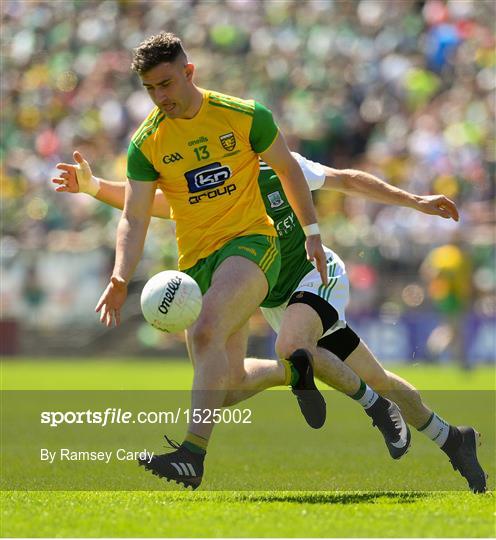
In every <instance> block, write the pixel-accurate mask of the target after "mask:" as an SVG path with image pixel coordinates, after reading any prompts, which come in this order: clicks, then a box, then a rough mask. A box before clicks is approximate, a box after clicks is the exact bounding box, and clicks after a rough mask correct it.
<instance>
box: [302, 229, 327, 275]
mask: <svg viewBox="0 0 496 540" xmlns="http://www.w3.org/2000/svg"><path fill="white" fill-rule="evenodd" d="M305 247H306V250H307V259H308V260H309V261H311V262H314V263H315V266H316V268H317V270H318V271H319V274H320V277H321V279H322V283H323V284H324V285H327V284H328V282H329V278H328V276H327V258H326V255H325V252H324V248H323V247H322V241H321V238H320V234H314V235H312V236H307V239H306V242H305Z"/></svg>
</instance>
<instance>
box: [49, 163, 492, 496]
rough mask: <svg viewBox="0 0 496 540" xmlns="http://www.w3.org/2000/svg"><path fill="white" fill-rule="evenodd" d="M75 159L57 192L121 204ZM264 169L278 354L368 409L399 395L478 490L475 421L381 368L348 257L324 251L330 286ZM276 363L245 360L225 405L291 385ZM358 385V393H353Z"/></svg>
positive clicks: (378, 192)
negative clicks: (359, 320) (356, 321)
mask: <svg viewBox="0 0 496 540" xmlns="http://www.w3.org/2000/svg"><path fill="white" fill-rule="evenodd" d="M293 155H294V157H295V158H296V159H297V161H298V163H299V164H300V167H301V168H302V170H303V172H304V174H305V177H306V179H307V182H308V183H309V186H310V188H311V189H312V190H316V189H333V190H338V191H341V192H343V193H347V194H351V195H359V196H364V197H366V198H369V199H373V200H375V201H379V202H383V203H386V204H396V205H401V206H407V207H410V208H413V209H416V210H418V211H421V212H424V213H426V214H431V215H436V216H440V217H444V218H447V219H450V218H451V219H455V220H458V212H457V209H456V206H455V204H454V203H453V202H452V201H450V200H449V199H447V198H446V197H444V196H442V195H431V196H418V195H413V194H411V193H408V192H406V191H404V190H401V189H398V188H396V187H393V186H391V185H389V184H387V183H385V182H383V181H382V180H380V179H378V178H376V177H375V176H373V175H370V174H367V173H365V172H362V171H357V170H352V169H348V170H336V169H332V168H330V167H325V166H322V165H320V164H318V163H314V162H311V161H309V160H307V159H305V158H303V157H302V156H300V155H299V154H296V153H293ZM74 158H75V161H76V163H77V165H75V166H74V165H67V164H64V167H62V169H63V171H64V172H63V173H62V174H61V176H60V177H58V178H54V179H53V181H54V182H55V183H57V184H59V187H58V188H57V191H61V192H63V191H68V192H77V191H82V192H86V193H88V194H90V195H92V196H94V197H95V198H97V199H99V200H101V201H102V202H105V203H107V204H111V205H113V206H115V207H117V208H122V205H123V202H124V194H123V187H122V184H121V183H117V182H109V181H107V180H102V179H97V178H95V177H94V176H92V174H91V170H90V168H89V165H88V164H87V162H85V161H84V160H83V159H82V157H81V156H80V154H78V153H75V156H74ZM260 169H261V170H260V176H259V185H260V189H261V193H262V197H263V200H264V203H265V205H266V209H267V213H268V214H269V216H270V217H271V218H272V219H273V220H274V223H275V227H276V230H277V232H278V234H279V239H280V245H281V255H282V265H281V272H280V275H279V279H278V282H277V285H276V286H275V287H274V288H273V290H272V292H271V295H270V296H269V297H268V298H266V299H265V301H264V303H263V305H262V312H263V314H264V316H265V318H266V320H267V321H268V322H269V324H270V325H271V326H272V327H273V328H274V330H275V331H276V332H277V333H278V338H277V342H276V350H277V353H278V356H279V357H280V358H285V355H286V354H287V351H289V350H291V351H294V350H296V349H301V354H305V351H307V350H308V351H310V352H311V353H312V355H313V361H314V369H315V375H316V376H317V377H318V378H319V379H320V380H322V381H324V382H326V383H327V384H330V385H331V386H333V387H335V388H337V389H339V390H341V391H343V392H344V393H347V394H348V395H351V397H354V398H355V399H356V400H358V401H359V402H360V403H361V404H362V405H363V406H364V407H365V408H366V410H367V409H370V408H371V407H375V408H377V407H379V406H380V405H383V406H385V405H386V404H389V403H390V402H388V400H384V403H381V400H383V398H382V397H381V396H379V395H378V394H377V393H379V394H381V395H384V396H386V397H388V398H390V399H391V400H392V401H395V402H396V403H397V404H398V405H399V406H400V408H401V412H402V414H403V416H404V417H405V419H406V420H407V422H408V423H410V424H411V425H412V426H414V427H415V428H416V429H418V430H419V431H420V432H422V433H424V434H425V435H426V436H427V437H429V438H430V439H432V440H433V441H434V442H436V444H437V445H438V446H439V447H440V448H441V449H442V450H443V451H444V452H445V453H446V454H447V455H448V457H449V458H450V461H451V463H452V464H453V467H454V468H455V470H456V469H458V470H459V471H460V473H461V474H462V476H463V477H464V478H466V480H467V481H468V483H469V486H470V488H471V489H472V490H473V491H475V492H482V491H485V486H486V475H485V473H484V471H483V470H482V468H481V466H480V464H479V462H478V460H477V454H476V442H477V437H478V434H477V433H476V431H475V430H474V429H473V428H471V427H464V426H461V427H455V426H453V425H450V424H448V423H447V422H446V421H444V420H443V419H442V418H440V417H439V416H438V415H436V414H435V413H434V412H433V411H431V410H430V409H429V408H428V407H427V406H426V405H425V404H424V403H423V402H422V399H421V397H420V394H419V392H418V391H417V390H416V389H415V388H414V387H413V386H412V385H410V384H409V383H408V382H407V381H405V380H404V379H402V378H400V377H398V376H397V375H395V374H394V373H391V372H389V371H386V370H385V369H384V368H383V367H382V366H381V364H380V363H379V362H378V361H377V359H376V358H375V357H374V355H373V354H372V353H371V351H370V350H369V349H368V348H367V346H366V344H365V343H364V342H363V341H362V340H360V338H359V337H358V336H357V334H356V333H355V332H354V331H353V330H352V329H351V328H350V327H349V325H348V324H347V322H346V316H345V307H346V305H347V302H348V298H349V282H348V277H347V274H346V269H345V266H344V263H343V262H342V260H341V259H340V258H339V257H338V256H337V254H336V253H334V252H333V251H332V250H330V249H328V248H327V249H326V254H327V257H328V269H329V284H328V285H327V286H325V285H324V284H323V283H322V281H321V279H320V276H319V274H318V272H317V271H316V269H315V268H314V266H313V265H312V264H311V263H310V262H309V261H308V260H307V258H306V254H305V249H304V238H305V235H304V233H303V230H302V228H301V226H300V224H299V223H298V220H297V219H296V217H295V215H294V213H293V211H292V209H291V207H290V206H289V204H288V202H287V199H286V197H285V194H284V191H283V189H282V185H281V184H280V181H279V179H278V178H277V176H276V175H275V174H274V171H273V170H272V169H270V167H268V166H267V165H266V164H264V163H261V168H260ZM76 176H77V178H76ZM78 181H79V186H78ZM153 215H155V216H157V217H163V218H168V217H169V209H168V205H167V202H166V201H165V198H164V197H163V196H162V195H161V193H159V192H157V194H156V197H155V202H154V206H153ZM246 336H247V333H246ZM245 351H246V342H245V343H240V344H239V351H238V354H245ZM329 352H331V353H333V355H335V356H337V357H338V358H339V359H340V360H341V361H342V363H343V364H344V365H347V366H349V367H351V368H352V370H353V371H354V374H356V375H357V376H356V377H354V376H353V375H354V374H352V375H351V376H350V375H349V371H350V370H343V369H340V364H341V362H334V361H332V356H333V355H329ZM274 367H275V362H274V361H273V360H260V359H251V358H247V359H245V361H244V372H243V373H232V374H231V378H232V384H231V388H236V390H232V391H230V392H229V393H228V396H227V398H226V402H225V405H232V404H234V403H237V402H239V401H241V400H243V399H246V398H247V397H249V396H250V395H253V394H255V393H257V392H260V391H261V390H263V389H265V388H268V387H270V386H275V385H280V384H284V383H287V381H288V377H287V374H285V373H284V368H283V367H279V369H274ZM271 374H272V376H271ZM370 387H371V388H370ZM353 388H354V389H355V390H356V392H353V391H350V389H353ZM372 389H373V390H372ZM374 390H375V391H376V392H377V393H376V392H374ZM353 394H354V395H353ZM379 427H381V426H379ZM386 442H387V439H386ZM388 449H389V451H390V453H391V455H392V456H393V457H399V456H400V455H402V453H404V448H397V447H395V446H394V445H391V444H388Z"/></svg>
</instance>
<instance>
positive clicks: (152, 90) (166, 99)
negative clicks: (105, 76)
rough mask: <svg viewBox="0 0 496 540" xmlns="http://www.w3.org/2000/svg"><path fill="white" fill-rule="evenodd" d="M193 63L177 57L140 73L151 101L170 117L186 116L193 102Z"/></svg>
mask: <svg viewBox="0 0 496 540" xmlns="http://www.w3.org/2000/svg"><path fill="white" fill-rule="evenodd" d="M193 71H194V66H193V64H186V63H185V62H184V60H182V59H181V58H178V59H177V60H176V61H175V62H163V63H162V64H159V65H158V66H155V67H154V68H152V69H150V70H149V71H147V72H146V73H144V74H142V75H141V76H140V77H141V82H142V83H143V86H144V87H145V88H146V90H147V92H148V95H149V96H150V98H151V99H152V101H153V103H155V105H156V106H157V107H159V109H160V110H161V111H162V112H164V113H165V114H166V115H167V116H169V117H170V118H187V117H188V116H189V112H190V111H189V109H190V108H191V106H192V102H193V90H194V86H193V80H192V79H193Z"/></svg>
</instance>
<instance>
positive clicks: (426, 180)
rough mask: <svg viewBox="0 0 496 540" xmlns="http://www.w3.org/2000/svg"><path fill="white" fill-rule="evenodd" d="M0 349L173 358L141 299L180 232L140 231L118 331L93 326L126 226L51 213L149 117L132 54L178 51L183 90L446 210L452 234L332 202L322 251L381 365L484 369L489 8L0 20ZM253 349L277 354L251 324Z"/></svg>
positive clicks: (461, 4) (116, 11) (248, 8)
mask: <svg viewBox="0 0 496 540" xmlns="http://www.w3.org/2000/svg"><path fill="white" fill-rule="evenodd" d="M1 10H2V12H1V17H2V24H1V30H2V32H1V33H2V35H1V38H2V78H1V85H2V92H1V115H2V120H1V123H2V137H1V154H0V168H1V198H2V216H3V219H2V241H1V242H2V243H1V271H2V276H1V285H2V292H1V303H2V315H1V319H2V320H1V323H0V328H1V336H0V337H1V338H2V343H3V345H2V348H3V352H4V353H5V354H15V353H24V354H45V355H46V354H57V353H60V354H65V355H67V354H73V355H78V356H87V355H91V354H119V355H122V354H138V353H142V354H146V353H147V352H148V353H153V354H155V353H156V352H160V353H167V352H170V351H175V350H176V349H177V347H180V346H182V343H181V340H182V337H181V336H164V335H162V334H159V333H158V332H156V331H155V330H153V329H152V328H151V327H148V326H147V325H146V324H144V322H143V319H142V318H141V315H140V313H139V302H138V295H139V292H140V288H141V286H142V285H143V283H144V280H145V279H146V278H147V277H148V276H150V275H151V274H152V273H154V272H155V271H158V270H160V269H163V268H174V267H175V263H176V250H175V241H174V230H173V226H172V225H171V224H170V223H168V222H159V220H153V223H152V229H151V232H150V234H149V237H148V240H147V245H146V255H145V258H144V260H143V262H142V263H141V265H140V267H139V269H138V273H137V276H136V280H135V283H134V285H133V288H132V294H131V298H130V300H129V301H128V304H127V307H126V315H125V321H124V324H123V325H122V327H121V328H120V329H118V330H113V331H108V330H106V329H105V328H103V327H101V326H100V325H99V323H98V318H97V316H96V315H95V313H94V311H93V308H94V305H95V303H96V301H97V300H98V297H99V295H100V294H101V291H102V290H103V287H104V286H105V283H106V281H107V279H108V276H109V273H110V271H111V266H112V262H113V248H114V241H115V230H116V225H117V221H118V218H119V211H117V210H114V209H111V208H109V207H106V206H104V205H102V204H101V203H99V202H97V201H94V200H92V199H91V198H90V197H89V196H87V195H69V194H57V193H55V192H54V190H53V186H52V185H51V184H50V178H51V177H52V176H54V175H55V164H56V163H58V162H61V161H65V162H67V161H69V162H71V161H72V151H73V150H74V149H78V150H80V151H81V152H82V153H83V155H84V157H86V159H88V161H89V162H90V164H91V166H92V168H93V171H94V173H95V174H96V175H99V176H103V177H105V178H107V179H111V180H124V178H125V162H126V150H127V145H128V142H129V139H130V136H131V134H132V133H133V132H134V130H135V129H136V128H137V126H138V125H139V124H140V122H141V121H142V120H143V118H144V117H145V116H146V115H147V114H148V112H149V110H150V108H151V103H150V101H149V98H148V96H147V95H146V93H145V92H144V91H143V89H142V88H141V86H140V84H139V80H138V78H137V76H136V75H135V74H133V73H132V72H131V71H130V69H129V66H130V61H131V49H132V48H133V47H135V46H137V45H138V44H139V43H140V41H142V40H143V39H144V38H145V37H147V36H149V35H151V34H154V33H158V32H159V31H162V30H167V31H171V32H174V33H177V34H178V35H179V36H180V37H181V38H182V39H183V42H184V45H185V47H186V49H187V52H188V54H189V56H190V60H191V61H193V63H195V64H196V66H197V72H196V82H197V83H198V84H199V85H200V86H203V87H205V88H211V89H215V90H217V91H220V92H224V93H227V94H233V95H236V96H240V97H244V98H255V99H258V100H259V101H261V102H262V103H264V104H265V105H266V106H268V107H269V108H271V109H272V111H273V113H274V116H275V118H276V120H277V122H278V124H279V126H280V128H281V130H282V131H283V132H284V134H285V135H286V137H287V140H288V143H289V145H290V147H291V148H292V149H294V150H297V151H299V152H300V153H302V154H303V155H305V156H306V157H308V158H310V159H313V160H316V161H320V162H321V163H324V164H327V165H330V166H333V167H337V168H360V169H364V170H367V171H369V172H372V173H374V174H376V175H378V176H379V177H381V178H383V179H385V180H387V181H388V182H390V183H392V184H394V185H397V186H399V187H402V188H404V189H407V190H409V191H412V192H414V193H417V194H432V193H443V194H445V195H447V196H449V197H451V198H452V199H454V200H455V201H456V202H457V204H458V208H459V210H460V214H461V219H460V222H459V223H455V222H453V221H446V220H442V219H440V218H435V217H431V216H426V215H424V214H419V213H416V212H415V211H413V210H410V209H406V208H397V207H387V206H383V205H379V204H375V203H369V202H366V201H365V200H363V199H359V198H349V197H348V198H345V197H343V196H342V195H340V194H338V193H337V192H336V193H333V192H326V193H319V194H317V196H316V201H317V205H318V210H319V215H320V222H321V228H322V230H323V237H324V240H325V242H326V244H327V245H329V246H330V247H332V248H333V249H335V250H336V251H337V252H338V253H339V254H340V256H341V257H342V258H343V259H344V260H345V262H346V263H347V268H348V271H349V275H350V280H351V284H352V295H351V303H350V306H349V315H350V320H351V321H352V323H353V325H354V327H356V328H357V329H358V330H359V331H360V332H361V333H362V335H363V336H364V337H365V338H366V339H367V340H368V342H369V343H370V344H371V345H372V348H375V350H376V352H377V353H378V354H379V355H380V356H381V357H382V358H383V359H385V360H388V359H391V360H407V361H417V360H427V361H449V360H456V361H461V362H462V363H464V364H465V365H472V364H473V363H475V362H479V361H486V362H487V361H492V360H494V357H495V350H496V330H495V313H496V272H495V241H494V240H495V225H496V223H495V214H494V209H495V183H494V176H495V160H496V144H495V142H496V141H495V130H494V125H495V124H494V123H495V120H494V119H495V112H496V111H495V103H496V100H495V90H496V52H495V34H494V24H495V17H496V10H495V3H494V2H493V1H492V0H473V1H472V0H449V1H441V0H428V1H425V2H424V1H414V0H401V1H397V0H361V1H358V0H356V1H355V0H353V1H352V0H350V1H344V0H340V1H338V0H306V1H305V0H266V1H257V0H223V1H217V0H204V1H194V0H161V1H145V0H127V1H126V0H121V1H117V0H104V1H93V0H63V1H59V0H50V1H36V0H29V1H23V0H3V1H2V3H1ZM253 331H254V336H255V339H256V338H257V336H258V341H254V342H253V343H254V345H253V347H258V351H259V352H261V353H263V354H268V353H270V347H271V339H272V337H271V334H270V332H269V331H268V328H267V326H266V325H265V323H263V321H262V320H261V319H260V317H255V318H254V321H253Z"/></svg>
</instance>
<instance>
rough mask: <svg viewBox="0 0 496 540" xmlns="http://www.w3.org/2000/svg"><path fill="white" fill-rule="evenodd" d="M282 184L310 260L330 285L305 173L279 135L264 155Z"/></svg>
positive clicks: (323, 280)
mask: <svg viewBox="0 0 496 540" xmlns="http://www.w3.org/2000/svg"><path fill="white" fill-rule="evenodd" d="M261 157H262V159H263V160H264V161H265V163H267V164H268V165H269V166H270V167H271V168H272V169H274V171H275V172H276V174H277V176H278V177H279V179H280V180H281V183H282V185H283V188H284V192H285V193H286V196H287V198H288V201H289V204H290V205H291V207H292V208H293V210H294V212H295V214H296V217H297V218H298V220H299V222H300V223H301V225H302V227H303V230H304V231H305V235H306V237H307V240H306V249H307V255H308V259H309V260H310V261H315V265H316V267H317V270H318V271H319V273H320V276H321V278H322V282H323V283H324V284H326V285H327V283H328V276H327V261H326V256H325V253H324V250H323V248H322V241H321V238H320V232H319V228H318V225H317V215H316V213H315V207H314V205H313V201H312V195H311V194H310V190H309V188H308V185H307V182H306V180H305V177H304V176H303V172H302V170H301V168H300V166H299V165H298V163H297V161H296V160H295V158H294V157H293V156H292V155H291V153H290V151H289V149H288V147H287V145H286V141H285V140H284V137H283V135H282V133H280V132H279V133H278V135H277V136H276V139H275V141H274V142H273V143H272V145H271V146H270V147H269V148H268V150H266V151H265V152H263V153H262V154H261Z"/></svg>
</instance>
